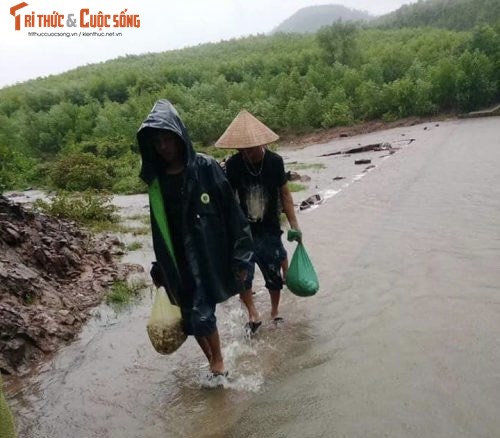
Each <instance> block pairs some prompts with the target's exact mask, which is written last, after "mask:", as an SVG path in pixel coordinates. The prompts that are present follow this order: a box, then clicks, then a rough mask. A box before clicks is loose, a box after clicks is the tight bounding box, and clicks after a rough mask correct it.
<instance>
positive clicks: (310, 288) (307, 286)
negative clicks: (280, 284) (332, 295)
mask: <svg viewBox="0 0 500 438" xmlns="http://www.w3.org/2000/svg"><path fill="white" fill-rule="evenodd" d="M286 285H287V287H288V289H290V291H291V292H292V293H294V294H295V295H297V296H299V297H311V296H313V295H314V294H315V293H316V292H318V289H319V281H318V276H317V275H316V271H315V270H314V266H313V265H312V262H311V259H310V258H309V255H308V254H307V251H306V249H305V248H304V245H303V244H302V243H300V242H299V244H298V245H297V248H295V252H294V253H293V256H292V261H291V262H290V268H289V269H288V273H287V275H286Z"/></svg>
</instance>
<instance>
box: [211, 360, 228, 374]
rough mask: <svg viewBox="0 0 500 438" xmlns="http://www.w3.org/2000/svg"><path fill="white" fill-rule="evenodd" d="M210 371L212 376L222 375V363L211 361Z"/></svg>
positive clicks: (220, 361) (221, 361)
mask: <svg viewBox="0 0 500 438" xmlns="http://www.w3.org/2000/svg"><path fill="white" fill-rule="evenodd" d="M210 371H212V373H214V374H224V371H225V370H224V361H223V360H219V361H212V362H211V363H210Z"/></svg>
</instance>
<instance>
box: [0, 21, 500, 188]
mask: <svg viewBox="0 0 500 438" xmlns="http://www.w3.org/2000/svg"><path fill="white" fill-rule="evenodd" d="M499 47H500V23H498V24H496V25H493V26H492V25H482V26H480V27H476V28H475V29H474V30H472V31H467V32H462V31H451V30H444V29H437V28H404V29H373V28H364V27H360V26H357V25H354V24H349V23H337V24H334V25H332V26H327V27H324V28H322V29H321V30H320V31H319V32H317V33H316V34H308V35H297V34H276V35H272V36H264V35H258V36H251V37H247V38H241V39H235V40H230V41H225V42H221V43H217V44H204V45H199V46H196V47H192V48H187V49H183V50H177V51H170V52H165V53H160V54H146V55H142V56H126V57H122V58H118V59H116V60H112V61H108V62H105V63H101V64H96V65H91V66H85V67H81V68H78V69H75V70H73V71H70V72H67V73H64V74H61V75H57V76H49V77H47V78H43V79H37V80H32V81H29V82H26V83H23V84H19V85H16V86H12V87H7V88H4V89H1V90H0V190H2V189H3V190H5V189H8V188H22V187H26V186H29V185H32V186H42V187H53V188H58V189H66V190H84V189H87V188H93V189H106V190H111V191H113V192H119V193H135V192H139V191H141V190H143V189H144V187H143V186H142V184H141V183H140V181H139V180H138V178H137V174H138V169H139V156H138V151H137V145H136V140H135V133H136V130H137V128H138V127H139V124H140V123H141V121H142V119H143V118H144V117H145V116H146V115H147V114H148V112H149V111H150V109H151V107H152V104H153V103H154V102H155V101H156V100H157V99H159V98H167V99H169V100H171V101H172V102H173V103H174V104H175V105H176V107H177V108H178V110H179V112H180V114H181V116H182V117H183V119H184V121H185V123H186V125H187V126H188V128H189V130H190V134H191V136H192V139H193V141H194V142H195V145H196V147H197V148H198V149H200V150H204V149H203V148H204V147H206V146H209V145H211V144H212V143H213V142H214V141H215V140H216V139H217V138H218V137H219V136H220V135H221V134H222V132H223V131H224V129H225V128H226V127H227V125H228V124H229V123H230V122H231V120H232V119H233V118H234V116H235V115H236V114H237V113H238V111H239V110H240V109H241V108H246V109H247V110H249V111H250V112H252V113H253V114H255V115H256V116H257V117H259V118H260V119H261V120H263V121H264V122H265V123H266V124H267V125H269V126H270V127H271V128H272V129H273V130H276V131H277V132H278V133H281V134H296V133H303V132H307V131H310V130H314V129H321V128H329V127H334V126H343V125H350V124H354V123H358V122H362V121H366V120H372V119H385V120H395V119H398V118H402V117H407V116H428V115H433V114H437V113H440V112H463V111H470V110H474V109H477V108H480V107H483V106H485V105H489V104H491V103H492V102H495V101H497V100H498V98H499V97H500V49H499Z"/></svg>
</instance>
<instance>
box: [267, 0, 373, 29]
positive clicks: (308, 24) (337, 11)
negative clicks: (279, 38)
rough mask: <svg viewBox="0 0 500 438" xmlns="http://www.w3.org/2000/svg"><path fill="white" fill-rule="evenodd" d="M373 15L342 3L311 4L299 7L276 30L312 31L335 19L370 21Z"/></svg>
mask: <svg viewBox="0 0 500 438" xmlns="http://www.w3.org/2000/svg"><path fill="white" fill-rule="evenodd" d="M371 19H373V16H372V15H370V14H369V13H368V12H363V11H358V10H356V9H349V8H346V7H345V6H342V5H322V6H309V7H307V8H302V9H299V10H298V11H297V12H296V13H295V14H293V15H292V16H291V17H289V18H287V19H286V20H285V21H283V23H281V24H280V25H279V26H278V27H276V28H275V29H273V31H272V33H276V32H287V33H288V32H292V33H312V32H316V31H317V30H318V29H319V28H320V27H323V26H327V25H329V24H332V23H334V22H335V21H339V20H342V21H368V20H371Z"/></svg>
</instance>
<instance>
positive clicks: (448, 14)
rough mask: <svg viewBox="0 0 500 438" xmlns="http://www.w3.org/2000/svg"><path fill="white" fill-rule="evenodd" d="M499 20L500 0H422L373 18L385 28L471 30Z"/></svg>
mask: <svg viewBox="0 0 500 438" xmlns="http://www.w3.org/2000/svg"><path fill="white" fill-rule="evenodd" d="M499 20H500V0H426V1H424V0H419V1H418V2H417V3H413V4H410V5H404V6H402V7H401V8H399V9H398V10H396V11H394V12H391V13H390V14H387V15H383V16H382V17H379V18H377V19H376V20H374V21H373V22H372V24H375V25H377V26H381V27H386V28H389V27H391V28H401V27H420V26H432V27H441V28H446V29H452V30H468V29H472V28H473V27H474V26H476V25H478V24H485V23H486V24H495V23H496V22H498V21H499Z"/></svg>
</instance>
